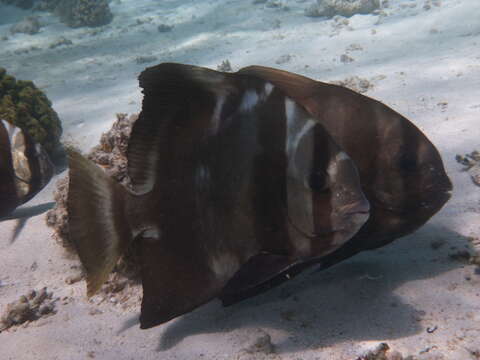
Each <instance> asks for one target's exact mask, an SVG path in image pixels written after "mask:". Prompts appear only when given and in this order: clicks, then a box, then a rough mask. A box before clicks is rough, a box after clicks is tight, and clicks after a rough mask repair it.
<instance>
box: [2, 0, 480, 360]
mask: <svg viewBox="0 0 480 360" xmlns="http://www.w3.org/2000/svg"><path fill="white" fill-rule="evenodd" d="M479 19H480V2H478V1H476V0H383V1H376V0H371V1H370V0H318V1H315V0H265V1H262V0H248V1H243V0H234V1H233V0H232V1H228V0H209V1H207V0H192V1H180V0H162V1H146V0H112V1H101V0H98V1H93V0H92V1H88V0H67V1H61V0H36V1H35V0H18V1H15V0H0V68H3V69H4V70H5V74H8V75H9V76H13V77H15V79H16V80H17V81H18V80H28V81H32V82H33V83H34V84H35V86H36V88H37V89H39V90H40V91H42V92H43V93H44V95H45V96H47V98H48V100H49V101H50V102H51V108H52V109H53V110H54V112H55V113H56V115H57V116H58V119H59V121H60V124H61V128H62V130H61V131H60V130H58V129H57V130H51V131H53V132H55V131H56V132H55V134H56V136H57V135H58V137H59V141H61V142H62V143H64V144H67V145H73V146H75V147H77V148H79V149H81V150H82V151H85V152H88V151H90V150H91V149H92V148H93V147H94V146H96V145H97V144H98V143H99V141H100V138H101V136H102V133H104V132H106V131H107V130H109V129H110V128H111V126H112V124H113V123H114V122H115V121H116V120H117V114H129V115H134V114H137V113H138V112H139V111H140V110H141V101H142V94H141V91H140V88H139V87H138V81H137V77H138V75H139V74H140V72H141V71H143V70H144V69H145V68H146V67H148V66H153V65H156V64H159V63H162V62H178V63H186V64H192V65H198V66H204V67H209V68H212V69H217V70H222V71H236V70H238V69H240V68H242V67H245V66H248V65H264V66H269V67H275V68H280V69H284V70H288V71H291V72H295V73H299V74H302V75H305V76H308V77H311V78H314V79H317V80H320V81H323V82H332V83H336V84H340V85H343V86H346V87H349V88H351V89H353V90H355V91H357V92H360V93H362V94H364V95H367V96H369V97H373V98H375V99H377V100H379V101H381V102H383V103H385V104H387V105H388V106H390V107H392V108H393V109H394V110H396V111H398V112H400V113H401V114H403V115H404V116H406V117H407V118H408V119H410V120H411V121H412V122H413V123H414V124H415V125H416V126H417V127H419V128H420V129H421V130H422V131H423V132H424V133H425V134H426V135H427V136H428V137H429V138H430V139H431V140H432V142H433V143H434V144H435V145H436V146H437V148H438V149H439V151H440V153H441V155H442V157H443V161H444V163H445V166H446V170H447V172H448V174H449V176H450V178H451V179H452V182H453V185H454V192H453V197H452V199H451V200H450V202H449V203H448V204H447V205H446V206H445V208H444V209H442V210H441V211H440V212H439V213H438V214H437V215H436V216H435V217H434V218H433V219H432V220H431V221H430V222H429V223H428V224H427V225H425V226H424V227H422V228H421V229H420V230H418V231H417V232H416V233H414V234H412V235H410V236H407V237H405V238H403V239H401V240H399V241H396V242H395V243H394V244H392V245H389V246H387V247H385V248H382V249H380V250H375V251H372V252H368V253H362V254H360V255H358V256H355V257H354V258H352V259H350V260H348V261H345V262H343V263H342V264H339V265H337V266H335V267H333V268H331V269H329V270H328V271H325V272H321V273H311V272H307V273H305V274H302V275H300V276H299V277H298V278H295V279H294V280H292V281H291V282H288V283H287V284H285V285H283V286H281V287H279V288H276V289H274V290H272V291H270V292H268V293H265V294H263V295H261V296H258V297H256V298H252V299H249V300H247V301H245V302H243V303H240V304H238V305H235V306H233V307H228V308H223V307H221V305H220V303H219V302H217V301H214V302H211V303H209V304H207V305H205V306H203V307H202V308H200V309H198V310H196V311H194V312H193V313H191V314H188V315H185V316H183V317H181V318H178V319H176V320H174V321H172V322H169V323H167V324H164V325H162V326H159V327H157V328H154V329H151V330H147V331H142V330H140V329H138V326H137V320H136V318H137V316H138V312H139V301H140V298H141V288H140V287H139V286H138V284H135V283H130V282H129V283H125V284H123V286H120V288H112V289H110V290H109V292H107V293H102V294H100V295H98V296H95V297H93V298H92V299H91V300H87V299H86V297H85V285H84V282H83V281H79V280H80V279H81V276H80V275H79V274H80V267H79V262H78V260H77V259H76V258H75V257H72V256H71V255H69V253H68V252H66V251H65V250H64V249H63V247H62V246H61V244H59V243H58V242H57V241H55V240H53V239H52V229H51V228H50V227H48V226H47V225H46V221H45V218H46V214H45V212H42V211H40V212H39V213H35V214H34V215H35V216H32V214H29V212H28V211H29V209H34V210H38V209H44V208H47V207H48V205H49V204H52V202H53V201H54V200H55V199H54V191H55V189H56V183H57V181H58V180H61V179H62V178H63V177H64V176H65V174H66V171H61V172H60V171H59V173H58V174H57V175H56V177H55V179H54V180H53V181H51V182H50V184H49V185H48V186H47V187H46V188H45V189H44V190H43V191H42V192H41V193H40V194H39V195H38V196H37V197H35V198H34V199H33V200H31V201H30V202H29V203H28V204H26V205H25V206H24V207H23V208H20V209H18V210H17V211H18V213H17V216H16V218H12V219H9V220H5V221H2V222H1V223H0V316H1V314H2V312H3V310H4V309H5V308H6V306H7V304H9V303H11V302H13V301H15V300H17V299H18V298H19V297H20V296H21V295H24V294H30V292H31V290H32V289H34V290H35V291H36V294H35V296H36V295H38V292H39V291H41V290H39V289H42V288H45V287H46V288H47V289H48V292H51V293H52V295H49V296H50V297H49V299H50V300H49V301H50V302H49V306H51V308H52V309H51V311H49V312H46V313H45V315H47V316H43V315H44V314H39V315H38V318H37V319H36V320H35V321H27V322H25V323H24V324H23V325H20V326H17V327H14V328H11V329H9V330H5V331H1V332H0V359H86V358H97V359H157V358H161V359H199V358H203V359H292V360H293V359H345V360H350V359H351V360H354V359H356V358H358V357H359V356H361V355H362V354H364V353H365V352H366V351H368V350H370V349H374V348H375V347H376V346H377V345H378V344H380V343H382V342H385V343H388V345H389V346H390V348H391V349H392V351H398V352H400V353H401V354H403V356H407V355H414V356H416V357H417V358H418V359H478V358H480V340H479V339H480V325H479V324H480V271H479V269H478V266H475V265H474V264H471V263H469V255H468V254H473V253H475V251H477V249H478V250H480V240H479V238H480V232H479V230H480V188H479V187H478V185H477V184H476V183H475V182H474V181H472V178H471V176H470V173H469V172H467V171H463V170H464V166H462V165H461V164H459V163H458V161H457V159H456V156H457V155H462V156H463V155H465V154H467V153H471V152H472V151H474V150H478V149H479V148H480V143H479V139H480V21H479ZM2 79H3V80H5V78H4V77H2ZM9 81H11V80H9ZM5 89H6V82H5V81H3V82H1V81H0V110H1V106H2V104H3V106H4V108H6V105H5V103H2V102H1V96H3V95H4V94H3V93H2V91H6V90H5ZM42 104H44V103H43V102H42ZM39 111H40V110H39ZM42 114H43V112H42ZM49 114H50V112H49ZM51 118H52V119H53V120H52V123H56V117H54V116H53V115H52V117H51ZM45 122H46V123H47V125H46V126H47V127H49V126H50V125H48V124H49V122H48V120H45ZM50 127H51V128H53V125H52V126H50ZM60 136H61V137H60ZM52 141H53V140H52ZM22 211H23V213H22ZM14 235H15V236H14ZM13 238H14V241H12V239H13ZM465 252H467V255H465ZM35 296H32V298H31V299H30V300H32V299H34V298H35ZM32 301H33V300H32ZM42 301H43V300H42Z"/></svg>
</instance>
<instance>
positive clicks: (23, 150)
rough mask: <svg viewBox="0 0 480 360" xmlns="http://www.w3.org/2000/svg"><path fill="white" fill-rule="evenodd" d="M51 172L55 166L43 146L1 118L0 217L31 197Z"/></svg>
mask: <svg viewBox="0 0 480 360" xmlns="http://www.w3.org/2000/svg"><path fill="white" fill-rule="evenodd" d="M53 174H54V166H53V164H52V162H51V161H50V158H49V157H48V155H47V153H46V152H45V150H44V149H43V148H42V146H41V145H40V144H38V143H35V142H34V141H33V140H32V138H31V137H30V136H28V135H27V133H25V132H24V131H23V130H22V129H20V128H18V127H16V126H15V125H13V124H11V123H9V122H8V121H6V120H1V119H0V218H2V217H5V216H7V215H9V214H11V213H12V212H13V210H15V208H17V207H18V206H20V205H22V204H23V203H25V202H27V201H28V200H30V199H31V198H33V197H34V196H35V195H36V194H37V193H38V192H39V191H40V190H42V189H43V188H44V187H45V185H47V184H48V182H49V181H50V179H51V178H52V176H53Z"/></svg>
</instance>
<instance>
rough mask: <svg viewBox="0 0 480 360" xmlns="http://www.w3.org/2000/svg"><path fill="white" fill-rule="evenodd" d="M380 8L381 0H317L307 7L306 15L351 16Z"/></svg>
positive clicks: (368, 12)
mask: <svg viewBox="0 0 480 360" xmlns="http://www.w3.org/2000/svg"><path fill="white" fill-rule="evenodd" d="M379 8H380V0H317V3H316V4H314V5H312V6H310V7H309V8H307V9H306V11H305V15H307V16H325V17H327V18H332V17H334V16H337V15H340V16H345V17H350V16H353V15H355V14H370V13H372V12H373V11H375V10H377V9H379Z"/></svg>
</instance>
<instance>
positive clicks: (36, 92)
mask: <svg viewBox="0 0 480 360" xmlns="http://www.w3.org/2000/svg"><path fill="white" fill-rule="evenodd" d="M0 119H3V120H6V121H9V122H11V123H12V124H14V125H16V126H17V127H19V128H21V129H23V130H24V131H26V132H27V133H28V134H29V135H30V136H31V137H32V138H33V139H34V140H35V141H36V142H38V143H40V144H41V145H42V146H43V147H44V148H45V150H46V151H47V152H48V154H49V155H51V156H54V155H56V154H57V152H59V150H60V136H61V135H62V125H61V123H60V119H59V118H58V115H57V113H56V112H55V110H53V108H52V103H51V102H50V100H49V99H48V98H47V96H46V95H45V94H44V93H43V92H42V91H41V90H40V89H38V88H37V87H36V86H35V84H34V83H33V82H32V81H25V80H16V79H15V77H13V76H11V75H8V74H7V72H6V70H5V69H4V68H1V67H0Z"/></svg>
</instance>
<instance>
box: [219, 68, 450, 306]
mask: <svg viewBox="0 0 480 360" xmlns="http://www.w3.org/2000/svg"><path fill="white" fill-rule="evenodd" d="M238 73H240V74H245V75H249V76H252V77H256V78H258V79H262V80H265V81H268V82H270V83H271V84H273V85H274V86H275V87H278V88H280V89H281V90H282V91H283V92H284V93H285V94H286V95H287V96H289V97H290V98H291V99H293V100H294V101H295V102H297V103H298V104H299V105H300V106H302V107H303V108H304V109H305V110H306V111H307V113H308V114H309V115H310V116H312V118H313V119H315V120H317V121H319V122H320V123H321V124H322V125H323V126H324V127H325V129H326V130H327V131H328V133H329V134H330V135H331V136H332V138H333V139H334V141H335V142H336V143H337V144H338V145H339V146H341V147H342V148H343V149H344V151H345V152H346V153H347V154H348V155H349V156H350V157H351V158H352V160H353V161H354V163H355V165H356V166H357V169H358V171H359V173H360V181H361V186H362V190H363V192H364V194H365V196H366V197H367V199H368V201H369V203H370V217H369V219H368V221H367V222H366V224H365V225H364V226H363V227H362V228H361V229H360V230H359V232H358V233H357V234H355V236H353V238H352V239H351V240H350V241H348V242H346V243H345V244H344V245H343V246H342V247H340V248H339V249H338V250H336V251H335V252H333V253H331V254H329V255H327V256H325V257H323V258H322V259H321V261H316V260H315V261H301V262H299V263H297V264H295V265H293V266H290V267H289V268H288V273H289V274H290V276H289V277H291V276H293V274H297V273H299V272H300V271H302V270H304V269H305V268H306V267H309V266H311V265H312V264H318V265H319V268H320V269H325V268H328V267H330V266H332V265H335V264H337V263H338V262H340V261H342V260H344V259H347V258H349V257H351V256H353V255H355V254H357V253H358V252H361V251H364V250H369V249H375V248H378V247H381V246H384V245H386V244H389V243H390V242H392V241H393V240H395V239H397V238H399V237H402V236H404V235H407V234H409V233H411V232H413V231H415V230H416V229H418V228H419V227H420V226H422V225H423V224H425V223H426V222H427V221H428V220H429V219H430V218H431V217H432V216H433V215H434V214H435V213H436V212H438V211H439V210H440V209H441V208H442V207H443V205H444V204H445V203H446V202H447V201H448V199H449V198H450V196H451V190H452V184H451V182H450V180H449V178H448V175H447V174H446V172H445V169H444V165H443V162H442V159H441V156H440V154H439V152H438V150H437V149H436V148H435V146H434V145H433V144H432V143H431V142H430V141H429V140H428V138H427V137H426V136H425V135H424V134H423V133H422V132H421V131H420V130H419V129H418V128H417V127H416V126H415V125H414V124H413V123H412V122H410V121H409V120H408V119H406V118H405V117H404V116H402V115H400V114H399V113H397V112H396V111H394V110H392V109H391V108H389V107H388V106H386V105H384V104H382V103H381V102H379V101H377V100H374V99H372V98H369V97H367V96H364V95H361V94H358V93H356V92H354V91H352V90H349V89H347V88H344V87H341V86H337V85H332V84H326V83H322V82H319V81H315V80H312V79H309V78H306V77H304V76H301V75H297V74H293V73H290V72H286V71H282V70H277V69H272V68H268V67H262V66H250V67H247V68H244V69H241V70H240V71H239V72H238ZM284 280H285V277H281V278H279V277H275V278H273V279H271V280H268V281H265V282H264V283H262V284H258V282H256V283H255V284H253V285H251V284H246V283H241V282H238V283H235V282H231V283H230V284H229V289H230V290H229V292H228V293H227V294H224V295H222V298H223V300H224V303H226V304H231V303H234V302H236V301H239V300H242V299H244V298H246V297H249V296H252V295H255V294H257V293H259V292H262V291H263V290H265V289H267V288H269V287H271V286H274V285H277V284H278V283H279V282H281V281H284Z"/></svg>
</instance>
